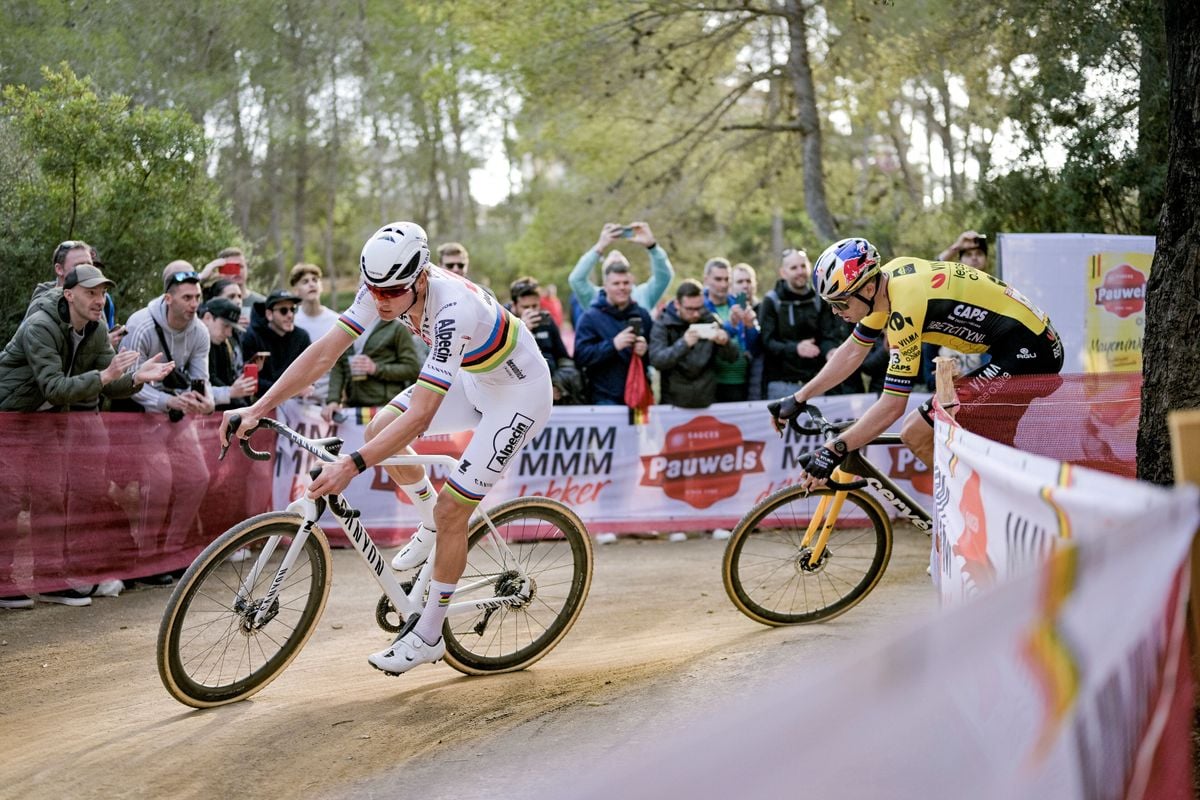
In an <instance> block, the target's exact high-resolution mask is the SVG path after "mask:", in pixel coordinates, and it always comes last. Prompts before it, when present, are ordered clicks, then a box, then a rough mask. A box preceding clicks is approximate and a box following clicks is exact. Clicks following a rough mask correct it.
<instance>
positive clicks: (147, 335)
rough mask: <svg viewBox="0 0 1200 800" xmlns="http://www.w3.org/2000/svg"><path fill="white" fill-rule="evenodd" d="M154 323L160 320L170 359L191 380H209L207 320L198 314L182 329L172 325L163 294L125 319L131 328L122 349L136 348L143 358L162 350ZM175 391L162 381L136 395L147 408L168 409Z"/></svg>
mask: <svg viewBox="0 0 1200 800" xmlns="http://www.w3.org/2000/svg"><path fill="white" fill-rule="evenodd" d="M155 323H158V327H159V328H160V329H161V330H162V334H163V339H165V340H166V342H167V348H168V349H169V350H170V351H171V360H174V362H175V368H176V369H179V370H182V371H183V372H185V373H186V374H187V376H188V378H190V379H192V380H203V381H204V382H205V383H207V382H208V347H209V338H208V328H205V327H204V323H203V322H201V321H200V320H199V319H198V318H195V317H193V318H192V321H191V322H189V323H188V324H187V325H186V326H184V328H183V330H181V331H177V330H175V329H174V328H172V327H171V326H170V325H168V324H167V303H166V300H165V299H164V297H163V295H159V296H158V297H156V298H154V299H153V300H151V301H150V304H149V305H147V306H146V307H145V308H140V309H138V310H137V311H135V312H134V313H133V315H132V316H131V317H130V318H129V321H128V322H126V323H125V328H126V330H127V331H128V332H127V333H126V334H125V338H124V339H122V340H121V349H122V350H136V351H137V352H138V354H139V355H141V357H142V359H143V360H145V359H147V358H150V357H152V356H153V355H155V354H156V353H162V352H163V346H162V342H161V341H159V338H158V332H157V331H156V330H155V328H154V325H155ZM163 358H164V359H166V354H165V353H163ZM172 394H173V393H172V392H169V391H164V390H163V387H162V383H147V384H145V385H144V386H142V388H141V390H140V391H138V393H137V394H135V395H134V396H133V399H134V400H136V401H137V402H138V404H139V405H141V406H142V408H144V409H145V410H146V411H162V412H164V413H165V412H166V410H167V400H169V399H170V398H171V396H172Z"/></svg>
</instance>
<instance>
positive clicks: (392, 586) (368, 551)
mask: <svg viewBox="0 0 1200 800" xmlns="http://www.w3.org/2000/svg"><path fill="white" fill-rule="evenodd" d="M272 428H273V429H274V430H275V431H276V432H277V433H278V434H279V435H281V436H283V437H285V438H286V439H288V440H289V441H291V442H292V443H293V444H295V445H296V446H298V447H301V448H303V449H304V450H306V451H308V452H309V453H312V454H313V455H314V456H316V457H317V458H318V459H320V460H321V461H324V462H331V461H333V460H334V458H335V456H334V455H333V454H332V453H331V452H330V451H329V450H327V449H326V448H327V447H328V446H329V445H331V444H333V443H335V442H337V443H339V444H340V440H337V439H308V438H305V437H304V436H301V435H300V434H298V433H296V432H295V431H292V430H290V429H289V428H286V427H283V426H280V425H274V426H272ZM457 463H458V461H457V460H455V459H454V458H452V457H450V456H444V455H420V454H404V455H396V456H392V457H391V458H388V459H387V460H385V461H383V462H382V463H381V464H380V466H415V465H422V466H435V465H441V466H443V467H446V468H448V469H449V468H453V467H454V466H455V465H456V464H457ZM326 502H327V503H328V506H329V510H330V512H331V513H332V514H333V516H334V518H336V519H337V521H338V523H339V524H340V525H341V526H342V530H343V531H345V532H346V537H347V538H348V539H349V540H350V543H351V544H352V545H353V546H354V549H355V550H357V551H358V554H359V555H360V556H362V559H363V561H364V562H366V564H367V568H368V569H369V570H370V571H371V574H372V575H373V576H374V577H375V581H376V583H378V584H379V586H380V588H381V589H383V593H384V594H386V595H387V597H388V600H390V601H391V603H392V607H393V608H395V609H396V610H397V611H398V612H399V613H400V614H402V615H404V616H408V615H411V614H414V613H418V612H420V611H421V610H422V609H423V608H424V602H423V600H422V598H423V597H424V596H425V590H426V588H427V587H428V586H429V581H430V579H431V578H432V575H433V561H434V556H435V555H436V553H437V545H436V544H435V545H434V549H433V551H432V552H431V553H430V554H429V558H428V559H426V561H425V563H424V564H422V565H421V569H420V570H419V571H418V573H417V577H416V579H415V580H414V581H413V587H412V590H411V591H410V592H408V593H405V591H404V589H403V588H402V587H401V586H400V583H399V582H398V581H397V580H396V577H395V575H394V574H393V573H392V570H391V569H390V568H389V565H388V564H387V563H386V562H385V561H384V558H383V555H382V554H381V553H380V552H379V548H378V547H376V546H375V542H374V541H373V540H372V539H371V535H370V533H368V532H367V529H366V527H364V526H363V524H362V522H361V521H360V520H359V512H358V510H357V509H355V508H354V507H353V506H351V505H350V504H349V503H348V502H346V498H345V497H344V496H343V495H341V494H338V495H333V496H331V497H328V498H324V499H323V500H311V499H309V498H308V497H306V496H302V497H300V498H299V499H298V500H295V501H293V502H292V503H291V504H290V505H289V506H288V507H287V510H288V511H291V512H293V513H298V514H299V515H300V516H301V518H302V520H303V521H302V522H301V524H300V527H299V528H298V529H297V532H296V535H295V536H294V537H293V538H292V542H291V544H290V545H289V546H288V551H287V553H286V554H285V555H284V557H283V562H282V563H281V564H280V565H279V569H278V570H276V573H275V578H274V580H273V581H272V582H271V588H270V589H269V590H268V592H267V594H266V595H265V596H264V597H263V598H262V600H261V602H260V604H259V608H258V611H257V613H256V614H255V616H254V627H255V628H260V627H262V626H263V625H265V624H266V623H267V622H269V621H270V619H271V617H272V616H273V615H272V614H271V609H272V607H273V606H274V603H275V598H276V596H277V595H278V594H279V589H280V587H281V586H282V585H283V581H284V579H285V578H286V577H287V575H288V572H289V571H291V569H292V567H293V566H294V565H295V563H296V559H298V558H299V557H300V552H301V551H302V550H303V548H304V543H305V542H306V541H307V540H308V537H309V536H310V535H311V534H312V530H313V527H314V526H315V525H316V524H317V520H318V519H319V518H320V516H321V512H322V511H323V506H324V505H325V504H326ZM477 511H478V513H479V516H480V518H481V519H482V520H483V521H484V523H486V524H487V526H488V540H489V541H490V542H491V544H492V546H493V547H494V548H495V549H496V553H497V555H498V556H499V557H498V558H497V563H500V564H502V565H504V566H505V568H506V569H507V568H511V569H513V570H514V571H516V572H517V573H518V574H520V572H519V569H518V568H517V567H516V566H512V567H509V566H508V565H510V564H511V565H515V564H516V563H517V562H516V559H515V558H512V552H511V551H510V550H509V549H508V545H507V544H505V542H504V539H503V538H502V537H501V536H500V533H499V532H498V531H497V530H496V526H495V525H494V524H493V523H492V520H491V517H489V516H488V515H487V512H486V511H484V510H483V509H482V508H480V509H477ZM282 538H283V537H282V536H272V537H270V538H269V539H268V540H267V543H266V545H264V547H263V549H262V552H261V553H259V556H258V559H257V561H255V563H254V566H253V567H251V569H250V572H249V574H247V575H246V578H245V580H244V581H243V582H242V586H241V588H240V589H239V591H238V599H239V600H245V599H246V598H247V597H249V596H250V588H251V587H252V586H254V584H255V582H256V581H257V580H258V577H259V575H261V574H262V572H263V570H264V569H265V568H266V565H267V563H268V562H269V561H270V559H271V556H272V554H274V552H275V549H276V547H278V545H279V542H280V540H281V539H282ZM521 577H522V578H524V576H521ZM492 580H493V579H490V578H484V579H481V580H479V581H475V582H473V583H468V584H459V586H458V588H457V590H456V591H458V592H463V593H465V592H467V591H469V590H472V589H476V588H479V587H480V586H483V585H486V584H489V583H491V582H492ZM528 599H529V596H528V595H527V594H526V593H525V592H518V593H516V594H514V595H509V596H505V597H488V598H484V599H479V600H467V601H458V602H451V603H450V605H449V607H448V608H447V611H446V616H448V617H450V616H455V615H458V614H465V613H469V612H476V611H485V610H487V609H489V608H499V607H501V606H506V605H510V606H512V605H519V604H521V603H523V602H525V601H527V600H528Z"/></svg>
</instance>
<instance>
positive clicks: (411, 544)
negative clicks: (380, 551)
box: [392, 525, 437, 569]
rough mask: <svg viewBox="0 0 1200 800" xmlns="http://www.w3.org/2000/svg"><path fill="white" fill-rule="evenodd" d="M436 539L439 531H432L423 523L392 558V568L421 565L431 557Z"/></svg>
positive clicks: (408, 567) (407, 567) (409, 567)
mask: <svg viewBox="0 0 1200 800" xmlns="http://www.w3.org/2000/svg"><path fill="white" fill-rule="evenodd" d="M436 540H437V531H431V530H429V529H428V528H426V527H425V526H424V525H421V526H420V527H419V528H417V532H416V533H414V534H413V536H412V538H411V539H409V540H408V544H406V545H404V547H403V549H401V550H400V552H399V553H396V555H395V557H393V558H392V569H412V568H413V567H419V566H421V565H422V564H424V563H425V561H426V560H427V559H428V558H429V554H430V553H431V552H432V551H433V543H434V541H436Z"/></svg>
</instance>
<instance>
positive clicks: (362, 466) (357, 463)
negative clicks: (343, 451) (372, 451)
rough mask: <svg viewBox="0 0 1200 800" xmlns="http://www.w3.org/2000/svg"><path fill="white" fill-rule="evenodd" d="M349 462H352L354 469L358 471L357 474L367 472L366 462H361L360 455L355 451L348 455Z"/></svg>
mask: <svg viewBox="0 0 1200 800" xmlns="http://www.w3.org/2000/svg"><path fill="white" fill-rule="evenodd" d="M350 460H351V461H353V462H354V467H355V468H356V469H357V470H358V472H359V474H362V473H364V472H366V471H367V462H366V461H365V460H363V457H362V455H360V454H359V452H358V451H357V450H355V451H354V452H353V453H351V454H350Z"/></svg>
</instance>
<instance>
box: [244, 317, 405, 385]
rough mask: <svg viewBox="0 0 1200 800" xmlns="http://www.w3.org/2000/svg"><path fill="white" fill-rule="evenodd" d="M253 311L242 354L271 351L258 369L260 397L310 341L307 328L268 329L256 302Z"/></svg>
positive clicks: (249, 354)
mask: <svg viewBox="0 0 1200 800" xmlns="http://www.w3.org/2000/svg"><path fill="white" fill-rule="evenodd" d="M254 312H255V313H254V314H252V315H251V317H250V330H248V331H246V332H245V333H244V334H242V358H253V357H254V354H255V353H261V352H263V351H264V350H265V351H266V352H269V353H270V354H271V355H270V356H269V357H268V358H267V363H265V364H263V367H262V369H261V370H260V371H259V373H258V396H259V397H262V396H263V395H264V394H266V392H267V390H268V389H270V388H271V387H272V386H274V385H275V381H277V380H279V376H280V375H282V374H283V371H284V370H285V369H287V368H288V367H290V366H291V365H292V362H293V361H295V360H296V359H297V358H298V357H299V356H300V354H301V353H303V352H304V350H305V348H306V347H308V346H309V345H310V344H312V339H310V338H308V331H306V330H304V329H303V328H301V327H299V326H297V327H295V328H293V329H292V331H291V333H285V334H283V335H282V336H280V335H279V334H278V333H276V332H275V331H273V330H271V325H270V323H268V322H267V317H266V315H265V314H262V313H259V312H260V305H259V304H258V303H256V304H255V306H254ZM318 399H319V398H318ZM388 399H389V400H390V399H391V398H390V397H389V398H388Z"/></svg>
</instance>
